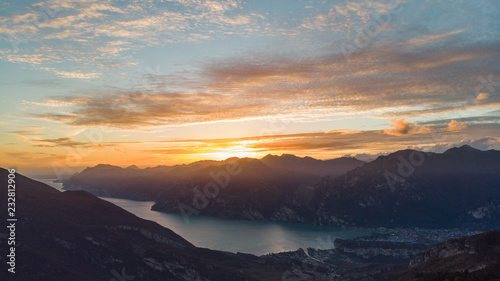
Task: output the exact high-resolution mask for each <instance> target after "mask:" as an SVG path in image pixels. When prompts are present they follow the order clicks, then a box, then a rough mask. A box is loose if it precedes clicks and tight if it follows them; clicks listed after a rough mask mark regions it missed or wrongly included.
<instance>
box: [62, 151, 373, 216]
mask: <svg viewBox="0 0 500 281" xmlns="http://www.w3.org/2000/svg"><path fill="white" fill-rule="evenodd" d="M363 163H364V162H362V161H359V160H357V159H354V158H339V159H333V160H326V161H323V160H316V159H313V158H310V157H305V158H300V157H296V156H293V155H282V156H272V155H268V156H266V157H264V158H263V159H260V160H259V159H252V158H243V159H239V158H230V159H227V160H225V161H199V162H195V163H192V164H189V165H178V166H172V167H166V166H160V167H155V168H147V169H142V170H140V169H129V168H127V169H123V168H120V167H116V166H111V165H97V166H96V167H92V168H87V169H85V170H84V171H82V172H81V173H78V174H75V175H73V176H72V177H71V178H69V179H67V180H65V181H64V189H66V190H87V191H89V192H92V193H93V194H95V195H98V196H107V197H118V198H127V199H134V200H151V201H156V202H157V204H155V205H154V206H153V209H154V210H158V211H164V212H176V213H179V212H183V211H185V210H191V212H195V213H202V214H204V215H210V216H217V217H225V218H235V219H270V220H279V221H296V222H311V221H312V220H313V217H314V214H315V211H316V208H317V204H318V203H319V196H320V194H318V192H317V190H316V189H315V188H314V185H315V183H317V182H318V181H319V180H320V179H321V178H323V177H324V176H326V175H339V174H342V173H344V172H345V171H347V170H350V169H353V168H355V167H359V166H360V165H362V164H363ZM181 206H185V207H181Z"/></svg>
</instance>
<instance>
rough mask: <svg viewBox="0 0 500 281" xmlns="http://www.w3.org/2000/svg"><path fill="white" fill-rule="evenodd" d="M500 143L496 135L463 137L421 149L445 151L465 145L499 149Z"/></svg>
mask: <svg viewBox="0 0 500 281" xmlns="http://www.w3.org/2000/svg"><path fill="white" fill-rule="evenodd" d="M499 144H500V139H499V138H495V137H484V138H479V139H475V140H474V139H470V138H467V139H462V140H460V141H459V142H455V143H438V144H436V145H432V146H427V147H421V150H424V151H430V152H436V153H443V152H445V151H446V150H448V149H450V148H453V147H461V146H463V145H469V146H471V147H474V148H476V149H479V150H489V149H495V148H496V149H498V148H499V146H498V145H499Z"/></svg>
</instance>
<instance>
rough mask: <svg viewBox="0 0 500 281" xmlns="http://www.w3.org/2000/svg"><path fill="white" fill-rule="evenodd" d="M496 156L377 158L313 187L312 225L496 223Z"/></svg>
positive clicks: (499, 210) (411, 153)
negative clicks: (317, 194)
mask: <svg viewBox="0 0 500 281" xmlns="http://www.w3.org/2000/svg"><path fill="white" fill-rule="evenodd" d="M499 182H500V151H495V150H490V151H480V150H476V149H473V148H471V147H469V146H462V147H460V148H452V149H450V150H448V151H446V152H444V153H442V154H435V153H423V152H419V151H415V150H403V151H398V152H395V153H392V154H389V155H387V156H380V157H378V158H377V159H376V160H374V161H373V162H370V163H367V164H365V165H363V166H361V167H359V168H356V169H353V170H352V171H349V172H347V173H346V174H344V175H343V176H340V177H337V178H325V179H324V180H322V181H321V182H320V183H319V185H318V188H319V189H320V190H322V200H321V203H320V207H319V209H318V211H317V214H316V217H315V222H316V223H317V224H321V225H346V226H386V227H393V226H421V227H438V228H441V227H451V226H460V227H464V226H465V225H466V224H476V225H477V224H478V223H479V224H482V225H489V224H492V225H494V226H498V225H499V224H500V184H499Z"/></svg>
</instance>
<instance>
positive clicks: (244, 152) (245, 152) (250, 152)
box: [204, 144, 265, 160]
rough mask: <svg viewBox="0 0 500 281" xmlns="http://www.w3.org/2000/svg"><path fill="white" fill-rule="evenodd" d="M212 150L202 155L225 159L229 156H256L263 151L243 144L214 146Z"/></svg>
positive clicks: (260, 154)
mask: <svg viewBox="0 0 500 281" xmlns="http://www.w3.org/2000/svg"><path fill="white" fill-rule="evenodd" d="M212 150H213V152H208V153H205V154H204V155H205V156H206V157H207V158H209V159H213V160H225V159H228V158H231V157H238V158H245V157H249V158H258V157H261V156H264V155H263V154H265V153H263V152H260V151H257V150H256V149H254V148H251V147H247V146H246V145H245V144H241V145H232V146H228V147H216V148H213V149H212Z"/></svg>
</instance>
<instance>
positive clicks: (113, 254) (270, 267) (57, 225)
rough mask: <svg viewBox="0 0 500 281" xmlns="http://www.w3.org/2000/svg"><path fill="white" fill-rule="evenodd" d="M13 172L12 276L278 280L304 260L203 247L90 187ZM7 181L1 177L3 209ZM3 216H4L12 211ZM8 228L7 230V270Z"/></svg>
mask: <svg viewBox="0 0 500 281" xmlns="http://www.w3.org/2000/svg"><path fill="white" fill-rule="evenodd" d="M108 168H109V167H108ZM0 177H1V178H3V179H7V178H8V172H7V170H5V169H2V168H0ZM14 180H15V186H16V194H15V196H16V203H17V206H16V207H17V208H16V213H15V218H16V219H17V221H16V222H14V223H15V237H16V238H15V239H16V240H15V241H16V245H15V250H14V252H15V261H14V262H15V275H13V274H12V273H7V274H9V275H8V276H9V278H10V279H8V280H16V281H24V280H40V281H66V280H73V281H94V280H141V281H158V280H173V281H176V280H186V281H187V280H189V281H191V280H204V281H209V280H214V281H218V280H228V281H229V280H231V281H232V280H249V281H250V280H279V279H280V278H281V276H282V275H283V273H284V272H285V271H287V270H290V269H292V267H293V266H294V265H295V264H297V263H300V262H301V261H300V260H298V257H297V260H290V259H286V260H283V259H281V258H277V259H273V260H271V259H266V258H259V257H256V256H253V255H249V254H242V253H237V254H233V253H228V252H222V251H213V250H209V249H203V248H197V247H195V246H193V245H192V244H191V243H189V242H188V241H186V240H185V239H183V238H182V237H180V236H179V235H177V234H175V233H174V232H173V231H171V230H170V229H167V228H164V227H162V226H160V225H159V224H157V223H155V222H152V221H147V220H144V219H141V218H138V217H137V216H135V215H133V214H131V213H129V212H127V211H125V210H123V209H121V208H119V207H117V206H115V205H113V204H112V203H109V202H107V201H104V200H102V199H99V198H97V197H95V196H94V195H92V194H90V193H88V192H86V191H65V192H59V191H57V190H56V189H54V188H52V187H50V186H48V185H45V184H43V183H40V182H37V181H34V180H31V179H29V178H27V177H24V176H22V175H20V174H15V179H14ZM7 186H8V185H7V180H4V181H1V182H0V192H1V195H0V199H1V200H2V202H4V203H2V206H3V207H5V209H4V210H7V207H6V203H5V202H7V194H8V193H7ZM0 218H1V219H2V221H3V222H4V223H5V222H6V219H7V217H6V212H2V213H1V217H0ZM9 223H10V222H9ZM4 231H5V230H4ZM7 236H10V234H9V235H7ZM7 236H6V235H2V236H0V237H2V247H0V261H1V265H0V270H2V272H3V273H2V274H4V273H6V272H7V268H6V266H7V262H6V261H5V260H4V259H5V258H6V256H7V255H9V254H10V250H11V249H9V248H8V247H4V245H6V241H5V240H4V239H3V238H4V237H7ZM10 274H12V275H10ZM317 274H319V275H321V274H322V273H317ZM325 278H326V277H325ZM2 280H4V279H2Z"/></svg>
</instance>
